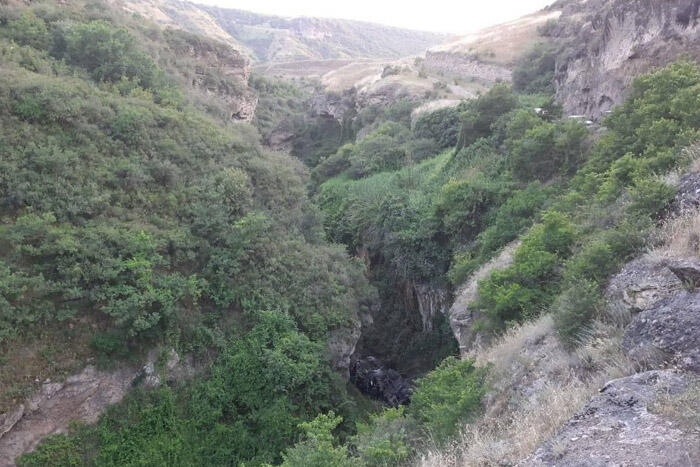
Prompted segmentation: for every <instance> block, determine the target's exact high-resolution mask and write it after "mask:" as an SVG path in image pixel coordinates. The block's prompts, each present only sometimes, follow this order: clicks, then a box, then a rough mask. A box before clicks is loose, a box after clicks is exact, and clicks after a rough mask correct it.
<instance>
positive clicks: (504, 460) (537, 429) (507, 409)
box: [417, 315, 633, 467]
mask: <svg viewBox="0 0 700 467" xmlns="http://www.w3.org/2000/svg"><path fill="white" fill-rule="evenodd" d="M588 337H589V338H588V339H587V340H586V342H585V344H583V345H582V346H581V347H580V348H579V349H578V350H577V351H576V352H575V353H569V352H567V351H566V350H565V349H564V348H563V347H562V346H561V344H560V343H559V341H558V340H557V339H556V337H555V331H554V325H553V321H552V318H551V316H549V315H545V316H543V317H541V318H540V319H538V320H536V321H533V322H529V323H525V324H523V325H521V326H519V327H516V328H513V329H511V330H510V331H508V332H507V333H506V334H505V335H504V336H502V337H501V339H500V340H499V341H498V342H497V343H495V344H494V345H493V346H492V347H490V348H488V349H484V350H483V351H481V352H479V353H478V354H475V355H473V357H474V358H475V359H476V362H477V365H479V366H486V365H488V366H489V367H490V368H491V371H490V375H489V382H490V384H491V388H492V390H491V392H490V393H489V394H488V395H487V396H486V397H485V398H484V404H485V408H486V410H485V415H484V416H483V417H482V418H480V419H479V420H477V421H476V422H475V423H473V424H468V425H466V426H465V427H464V428H463V430H462V433H461V435H460V436H459V437H458V438H457V439H456V440H455V441H454V442H453V443H452V444H451V445H449V446H447V447H443V448H440V449H438V448H433V449H429V450H427V451H426V452H425V453H424V454H423V455H422V456H421V458H420V459H418V461H417V464H418V465H420V466H422V467H433V466H435V467H437V466H474V465H479V466H490V465H494V466H495V465H503V464H506V465H511V464H516V463H518V462H520V461H522V460H523V459H526V458H527V457H528V456H529V455H530V454H531V453H532V452H533V451H534V449H535V448H537V447H538V446H539V445H540V444H541V443H543V442H544V441H546V440H547V439H549V438H551V437H552V435H553V434H554V432H555V431H556V430H557V429H558V428H559V427H560V426H562V425H563V424H564V423H565V422H566V421H567V420H569V419H570V418H571V417H572V416H573V415H574V414H575V413H576V412H577V411H578V410H579V409H580V408H581V407H582V406H583V405H584V404H585V403H586V402H587V401H588V400H589V399H590V398H591V397H592V396H593V395H594V394H596V393H597V392H598V390H599V389H600V388H601V387H602V386H603V385H604V384H605V383H606V382H607V381H609V380H611V379H615V378H619V377H623V376H627V375H629V374H631V373H632V372H633V371H632V367H631V365H630V363H629V361H628V360H627V359H626V357H625V356H624V355H623V354H622V352H621V349H620V341H621V338H622V327H621V326H619V325H615V324H605V323H603V322H596V323H595V324H594V325H593V326H592V327H591V328H590V330H589V336H588Z"/></svg>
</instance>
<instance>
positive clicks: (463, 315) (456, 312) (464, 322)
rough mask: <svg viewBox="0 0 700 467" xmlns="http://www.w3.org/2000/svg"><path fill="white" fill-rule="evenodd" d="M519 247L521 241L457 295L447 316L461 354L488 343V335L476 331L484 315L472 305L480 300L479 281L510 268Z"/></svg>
mask: <svg viewBox="0 0 700 467" xmlns="http://www.w3.org/2000/svg"><path fill="white" fill-rule="evenodd" d="M519 246H520V242H519V241H515V242H513V243H511V244H509V245H508V246H506V247H505V248H504V249H503V250H502V251H501V253H500V254H499V255H498V256H497V257H495V258H494V259H492V260H491V261H489V262H488V263H486V264H485V265H483V266H482V267H481V268H480V269H479V270H478V271H477V272H475V273H474V274H473V275H472V276H471V277H470V278H469V279H468V280H467V282H465V283H464V285H462V287H460V288H459V290H458V291H457V293H456V294H455V301H454V303H453V304H452V306H451V307H450V309H449V311H448V312H447V314H448V316H449V318H450V327H451V328H452V332H453V333H454V335H455V339H457V343H458V344H459V351H460V354H462V355H466V354H467V353H469V352H470V351H472V350H473V349H474V348H479V347H481V346H483V345H485V344H487V343H488V338H489V337H488V334H485V333H482V332H479V331H475V330H474V324H475V323H476V322H477V321H478V320H479V319H480V318H481V317H482V315H481V313H480V312H479V311H478V310H475V309H474V308H473V307H471V306H470V305H471V304H472V303H473V302H474V301H475V300H476V299H477V298H478V286H479V281H480V280H482V279H485V278H486V277H488V276H489V275H490V274H491V273H492V272H493V271H494V270H497V269H504V268H507V267H508V266H510V265H511V264H512V263H513V254H514V253H515V250H517V249H518V247H519Z"/></svg>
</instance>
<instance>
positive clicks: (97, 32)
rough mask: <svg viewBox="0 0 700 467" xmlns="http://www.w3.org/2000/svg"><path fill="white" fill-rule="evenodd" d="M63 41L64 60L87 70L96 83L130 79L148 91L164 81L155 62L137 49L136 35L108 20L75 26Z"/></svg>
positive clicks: (66, 33) (67, 32)
mask: <svg viewBox="0 0 700 467" xmlns="http://www.w3.org/2000/svg"><path fill="white" fill-rule="evenodd" d="M63 41H64V43H65V50H64V51H63V54H62V58H65V59H66V61H68V62H69V63H71V64H72V65H76V66H80V67H82V68H85V69H86V70H87V71H88V72H89V73H90V75H91V76H92V78H93V79H95V80H96V81H107V82H112V83H117V82H119V81H121V80H122V79H131V80H135V81H136V82H137V83H138V85H140V86H141V87H143V88H145V89H148V88H154V87H157V85H158V84H160V81H161V80H162V77H161V74H160V72H159V70H158V69H157V67H156V65H155V63H154V62H153V60H151V58H150V57H148V56H147V55H146V54H144V53H143V52H141V51H139V50H138V49H137V47H136V45H135V44H136V41H135V38H134V36H132V35H131V34H130V33H129V32H128V31H127V30H126V29H124V28H119V27H115V26H112V25H111V24H109V23H107V22H106V21H93V22H91V23H86V24H76V25H75V26H72V27H70V28H68V29H67V30H66V31H65V34H64V36H63Z"/></svg>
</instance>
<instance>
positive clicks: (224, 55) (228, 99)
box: [165, 30, 258, 121]
mask: <svg viewBox="0 0 700 467" xmlns="http://www.w3.org/2000/svg"><path fill="white" fill-rule="evenodd" d="M165 37H166V40H167V43H168V45H169V46H170V48H171V49H172V50H174V51H175V53H176V54H177V55H178V56H180V57H184V59H185V60H187V61H188V62H189V63H190V66H189V67H188V69H186V70H182V71H183V74H185V75H186V77H187V81H188V82H187V85H188V86H190V87H192V88H193V89H195V90H196V91H197V92H199V93H201V94H204V95H205V96H207V97H210V98H214V99H216V100H218V101H219V103H220V105H223V107H225V109H226V113H227V116H228V117H230V118H231V119H232V120H239V121H251V120H252V119H253V117H254V116H255V108H256V106H257V103H258V97H257V94H256V93H255V92H254V91H253V90H252V89H250V88H249V87H248V78H249V76H250V62H249V60H248V58H247V57H245V56H244V55H243V54H242V53H241V52H240V51H239V50H236V49H234V48H232V47H231V46H229V45H228V44H225V43H223V42H218V41H215V40H210V39H206V38H204V37H202V36H197V35H194V34H189V33H187V32H183V31H173V30H167V31H166V33H165Z"/></svg>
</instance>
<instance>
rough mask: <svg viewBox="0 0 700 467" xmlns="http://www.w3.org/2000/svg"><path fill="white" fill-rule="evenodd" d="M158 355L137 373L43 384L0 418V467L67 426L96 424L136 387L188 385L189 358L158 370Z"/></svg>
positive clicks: (90, 371)
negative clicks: (104, 413) (185, 382)
mask: <svg viewBox="0 0 700 467" xmlns="http://www.w3.org/2000/svg"><path fill="white" fill-rule="evenodd" d="M157 358H158V355H157V353H156V352H151V353H150V354H149V356H148V359H147V361H146V363H145V364H144V366H143V367H142V368H140V369H135V368H122V369H119V370H116V371H112V372H108V371H99V370H97V369H96V368H95V367H93V366H88V367H86V368H85V369H83V371H82V372H80V373H78V374H75V375H73V376H70V377H69V378H67V379H66V380H65V381H64V382H51V381H49V380H47V381H46V382H45V383H44V384H43V385H42V388H41V390H40V391H39V392H38V393H37V394H35V395H34V396H32V397H31V398H30V399H28V400H27V401H26V402H25V403H24V404H21V405H19V406H18V407H16V408H15V409H14V410H10V411H8V412H7V413H5V414H1V415H0V467H10V466H13V465H15V464H14V462H15V459H16V458H17V457H19V456H21V455H22V454H24V453H27V452H30V451H32V450H34V449H35V448H36V447H37V445H38V444H39V443H40V442H41V440H42V439H44V438H45V437H47V436H49V435H53V434H57V433H63V432H65V431H66V430H67V429H68V427H69V425H70V423H71V422H73V421H79V422H83V423H95V422H96V421H97V420H98V418H99V417H100V415H102V413H103V412H104V411H105V410H106V409H107V408H108V407H109V406H110V405H113V404H116V403H118V402H120V401H121V400H122V399H123V398H124V396H125V395H126V393H127V392H128V391H129V390H130V389H131V388H132V387H133V386H134V385H137V384H142V385H143V386H145V387H157V386H160V385H161V384H162V382H163V380H164V381H165V382H167V383H169V384H176V383H178V382H180V381H185V380H188V379H191V378H192V377H194V376H195V374H196V373H197V372H198V371H199V369H198V368H197V367H196V366H195V365H194V363H193V361H192V358H191V356H186V357H184V358H180V357H179V356H178V354H177V353H176V352H175V351H174V350H170V352H169V353H168V354H167V358H166V361H165V365H164V367H163V368H162V369H158V368H156V361H157Z"/></svg>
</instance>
